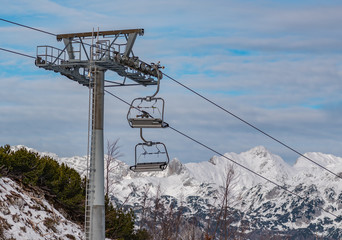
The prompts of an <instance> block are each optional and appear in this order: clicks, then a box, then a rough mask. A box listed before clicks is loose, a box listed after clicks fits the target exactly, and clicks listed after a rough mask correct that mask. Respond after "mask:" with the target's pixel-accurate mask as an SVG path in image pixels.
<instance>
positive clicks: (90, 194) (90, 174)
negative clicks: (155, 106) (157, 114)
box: [84, 73, 96, 240]
mask: <svg viewBox="0 0 342 240" xmlns="http://www.w3.org/2000/svg"><path fill="white" fill-rule="evenodd" d="M89 75H91V73H90V74H89ZM89 82H90V85H89V113H90V114H89V119H88V121H89V131H88V132H89V133H88V139H89V134H90V135H91V144H90V145H91V146H90V154H88V161H87V178H86V179H87V183H86V202H85V221H84V226H85V229H84V230H85V239H86V240H91V239H92V236H91V234H92V232H91V228H92V226H91V223H92V221H91V218H92V207H93V201H94V192H95V186H94V172H95V166H94V159H95V151H94V149H95V135H94V113H95V98H94V92H95V87H96V86H95V84H94V83H93V81H89ZM88 149H89V147H88ZM89 158H90V159H89Z"/></svg>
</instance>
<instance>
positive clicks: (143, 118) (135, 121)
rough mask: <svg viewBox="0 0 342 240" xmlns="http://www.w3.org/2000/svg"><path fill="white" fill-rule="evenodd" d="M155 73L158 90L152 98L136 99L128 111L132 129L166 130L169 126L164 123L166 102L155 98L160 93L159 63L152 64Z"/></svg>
mask: <svg viewBox="0 0 342 240" xmlns="http://www.w3.org/2000/svg"><path fill="white" fill-rule="evenodd" d="M152 66H153V67H154V71H156V72H157V76H158V82H157V90H156V92H155V93H154V94H153V95H152V96H148V97H144V98H135V99H134V100H133V101H132V103H131V105H130V108H129V110H128V113H127V120H128V123H129V125H130V126H131V127H132V128H164V127H167V124H165V123H164V105H165V101H164V99H162V98H156V97H155V96H156V95H157V93H158V92H159V85H160V79H161V77H162V76H161V72H160V71H159V69H158V68H160V67H159V63H158V64H152Z"/></svg>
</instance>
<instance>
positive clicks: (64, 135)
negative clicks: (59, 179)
mask: <svg viewBox="0 0 342 240" xmlns="http://www.w3.org/2000/svg"><path fill="white" fill-rule="evenodd" d="M3 3H4V4H3V5H5V6H6V7H5V8H2V9H0V14H1V15H2V16H4V18H5V17H7V18H8V19H9V20H14V21H18V22H20V23H23V24H27V25H30V26H33V27H37V28H42V29H44V30H47V31H50V32H53V33H64V32H83V31H91V30H92V29H93V27H95V28H97V27H100V30H108V29H120V28H137V27H142V28H145V35H144V36H142V37H140V36H139V37H138V38H137V40H136V43H135V46H134V52H135V54H136V55H138V56H140V57H141V58H142V59H143V60H145V61H147V62H156V61H159V60H160V61H161V62H162V64H163V65H165V66H166V69H165V70H164V71H165V72H166V73H168V74H169V75H170V76H172V77H174V78H176V79H177V80H178V81H180V82H182V83H184V84H186V85H188V86H190V87H191V88H193V89H195V90H197V91H199V92H200V93H201V94H203V95H205V96H207V97H209V98H210V99H213V100H214V101H215V102H217V103H219V104H220V105H222V106H223V107H225V108H227V109H228V110H230V111H232V112H233V113H235V114H237V115H238V116H240V117H242V118H243V119H246V120H247V121H249V122H251V123H253V124H255V125H256V126H258V127H260V128H261V129H262V130H265V131H266V132H269V133H270V134H272V135H274V136H276V137H277V138H280V139H281V140H284V141H285V142H286V143H289V145H291V146H295V147H297V148H298V149H299V150H300V151H301V152H306V151H321V152H326V153H332V154H335V155H339V156H341V155H342V151H341V149H342V146H341V139H340V136H341V131H340V130H339V129H340V124H341V120H340V119H341V112H342V111H340V110H341V102H342V99H341V96H340V92H341V90H342V89H341V84H340V79H341V76H342V64H341V63H342V58H341V56H340V55H341V54H340V53H341V50H342V44H341V42H340V39H341V32H342V31H341V26H340V22H341V20H342V19H341V14H340V12H341V8H342V6H341V4H340V3H339V2H336V1H333V2H329V3H327V2H325V3H322V2H319V1H310V2H309V1H304V2H294V1H287V2H286V3H282V2H274V1H258V2H251V1H248V2H241V1H223V0H215V1H214V2H208V1H202V0H201V1H180V0H176V1H147V2H141V1H128V2H127V1H111V2H108V1H98V2H94V1H82V3H80V2H70V1H48V0H40V1H24V0H21V1H17V2H16V3H13V1H3ZM13 13H16V14H15V15H14V14H13ZM0 30H1V32H2V33H5V34H3V35H2V38H1V39H0V47H6V48H10V49H16V50H20V51H22V52H25V53H29V54H32V55H35V49H36V46H37V45H44V44H47V45H52V46H56V47H59V48H62V47H63V46H62V43H58V42H57V41H56V39H55V37H52V36H49V35H44V34H42V33H39V32H34V31H32V30H28V29H24V28H21V27H18V26H13V25H10V24H7V23H4V22H1V23H0ZM0 68H1V71H0V76H1V77H2V80H1V81H2V87H1V89H0V96H1V97H0V102H1V103H0V111H1V115H2V117H1V119H0V123H1V125H2V126H5V127H4V128H1V134H0V140H1V141H0V143H2V144H5V143H10V144H27V145H29V146H30V147H34V148H37V149H39V150H42V151H51V152H57V153H58V154H60V155H61V156H70V155H83V154H85V153H86V145H87V120H88V119H87V114H88V113H87V110H88V90H87V88H85V87H83V86H81V85H78V84H77V83H75V82H73V81H69V80H68V79H66V78H64V77H62V76H60V75H59V74H55V73H53V72H47V71H45V70H43V69H38V68H37V67H35V66H34V64H33V61H32V60H31V59H26V58H23V57H21V56H16V55H12V54H9V53H2V54H1V55H0ZM107 77H108V79H110V80H121V79H120V78H118V76H117V75H115V74H107ZM110 90H111V91H113V92H114V93H115V94H117V95H119V96H120V97H123V98H124V99H125V100H127V101H129V102H130V101H131V100H132V99H133V98H135V97H140V96H147V95H150V94H151V93H153V92H154V91H155V87H146V88H145V87H129V88H128V87H127V88H113V89H110ZM159 96H162V97H164V98H165V100H166V113H165V114H166V119H167V121H168V122H169V123H170V124H172V125H173V126H174V127H175V128H177V129H179V130H181V131H184V133H187V134H189V135H191V136H193V137H195V138H198V139H199V140H200V141H203V142H204V143H206V144H208V145H209V146H211V147H213V148H215V149H216V148H217V150H218V151H220V152H222V153H224V152H230V151H231V152H242V151H246V150H247V149H249V148H251V147H254V146H257V145H265V146H266V147H267V148H268V149H270V150H271V151H273V152H275V153H277V154H279V155H281V156H282V157H284V158H285V159H286V160H287V161H289V162H294V161H295V159H296V158H297V156H296V155H295V154H293V153H291V152H289V151H288V150H285V149H284V148H283V147H281V146H279V144H277V143H274V142H273V141H272V140H269V139H268V138H266V137H264V136H262V135H261V134H259V133H258V132H256V131H255V130H253V129H251V128H250V127H248V126H246V125H245V124H243V123H241V122H240V121H239V120H236V119H235V118H233V117H231V116H229V115H227V114H225V113H223V112H222V111H220V110H218V109H217V108H215V107H213V106H212V105H210V104H208V103H207V102H205V101H203V100H201V99H199V98H198V97H196V96H195V95H193V94H191V93H190V92H189V91H187V90H185V89H183V88H182V87H180V86H178V85H177V84H176V83H174V82H172V81H171V80H168V79H167V78H166V77H164V79H163V80H162V86H161V91H160V95H159ZM105 109H106V113H105V139H112V140H114V139H116V138H120V142H121V145H122V151H123V153H124V155H125V156H124V157H123V160H125V161H126V162H128V163H133V159H134V151H133V149H134V145H135V144H136V143H138V142H140V141H141V139H140V137H139V131H138V130H137V129H131V128H129V126H128V123H127V120H126V114H127V111H128V106H127V105H125V104H123V103H121V102H119V101H118V100H116V99H115V98H113V97H111V96H109V95H108V94H106V97H105ZM144 134H145V135H146V137H148V138H151V139H153V140H159V141H162V142H164V143H165V144H166V145H167V147H168V150H169V153H170V155H171V157H178V158H179V159H181V160H182V161H184V162H189V161H206V160H208V159H209V158H210V157H211V156H212V155H213V153H212V152H209V151H208V150H206V149H203V148H202V147H200V146H196V145H195V144H194V143H193V142H191V141H190V140H187V139H185V138H184V137H182V136H180V135H179V134H177V133H175V132H173V131H172V130H170V129H162V130H146V131H144Z"/></svg>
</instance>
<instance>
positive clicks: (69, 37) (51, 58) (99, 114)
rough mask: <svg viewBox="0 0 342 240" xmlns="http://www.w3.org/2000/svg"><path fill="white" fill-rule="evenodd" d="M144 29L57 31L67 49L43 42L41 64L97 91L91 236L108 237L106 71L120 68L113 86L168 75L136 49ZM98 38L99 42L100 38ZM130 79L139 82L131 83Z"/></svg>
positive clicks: (88, 218) (88, 214) (90, 172)
mask: <svg viewBox="0 0 342 240" xmlns="http://www.w3.org/2000/svg"><path fill="white" fill-rule="evenodd" d="M143 34H144V29H128V30H114V31H98V32H95V33H94V32H83V33H68V34H59V35H57V40H58V41H63V43H64V47H63V48H56V47H52V46H46V45H44V46H38V47H37V58H36V65H37V66H38V67H40V68H44V69H46V70H51V71H54V72H59V73H60V74H61V75H63V76H66V77H67V78H69V79H71V80H73V81H76V82H78V83H80V84H82V85H84V86H86V87H88V88H89V90H90V92H91V94H90V96H91V100H90V102H91V106H90V109H91V113H92V114H91V117H90V121H89V122H90V125H91V144H90V161H89V163H88V164H87V165H88V166H87V191H86V192H87V193H86V194H87V197H86V209H85V236H86V240H104V239H105V211H104V147H103V118H104V87H106V86H105V82H107V80H105V72H106V71H113V72H116V73H117V74H118V75H119V76H120V77H122V78H123V81H122V82H118V81H108V82H110V83H111V85H110V86H127V85H143V86H148V85H156V84H157V80H156V79H158V80H160V79H161V77H162V73H161V72H160V71H159V70H158V69H156V68H154V67H153V65H150V64H147V63H145V62H143V61H141V60H140V59H139V58H138V57H137V56H135V55H134V54H133V51H132V48H133V45H134V42H135V40H136V38H137V36H138V35H143ZM94 40H95V42H94ZM126 79H130V80H133V81H135V82H136V83H135V84H128V83H126Z"/></svg>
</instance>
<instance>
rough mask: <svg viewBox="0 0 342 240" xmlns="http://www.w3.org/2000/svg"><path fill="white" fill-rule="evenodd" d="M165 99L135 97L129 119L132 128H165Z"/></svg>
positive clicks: (128, 115)
mask: <svg viewBox="0 0 342 240" xmlns="http://www.w3.org/2000/svg"><path fill="white" fill-rule="evenodd" d="M164 105H165V102H164V99H162V98H135V99H134V100H133V101H132V103H131V106H130V108H129V111H128V114H127V120H128V123H129V125H130V126H131V127H132V128H163V127H166V126H165V123H164Z"/></svg>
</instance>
